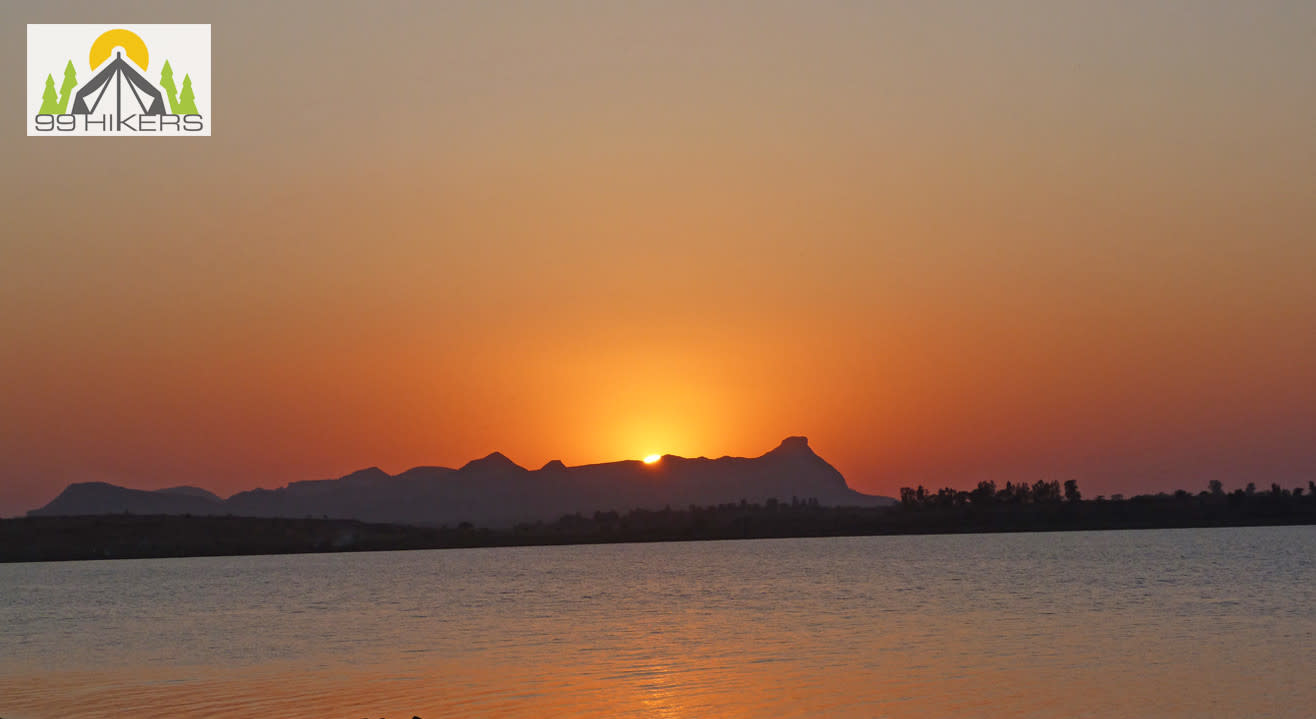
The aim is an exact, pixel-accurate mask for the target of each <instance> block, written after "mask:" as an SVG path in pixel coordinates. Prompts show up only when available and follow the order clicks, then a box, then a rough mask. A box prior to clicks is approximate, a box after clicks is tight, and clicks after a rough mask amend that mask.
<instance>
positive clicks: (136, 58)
mask: <svg viewBox="0 0 1316 719" xmlns="http://www.w3.org/2000/svg"><path fill="white" fill-rule="evenodd" d="M116 47H121V48H123V52H124V54H126V55H127V56H128V59H129V60H132V61H133V62H135V63H137V67H140V68H142V69H143V70H145V69H146V64H147V63H148V62H150V59H151V56H150V54H148V53H147V52H146V43H145V42H143V41H142V39H141V38H140V37H138V36H137V33H135V32H133V31H132V30H124V29H123V28H119V29H116V30H107V31H106V32H104V33H102V34H101V36H100V37H98V38H96V42H93V43H92V44H91V54H90V56H89V57H88V58H87V59H88V60H89V61H90V62H91V69H93V70H95V69H96V68H98V67H100V65H101V63H103V62H105V61H106V60H108V59H109V58H110V52H111V51H113V50H114V48H116Z"/></svg>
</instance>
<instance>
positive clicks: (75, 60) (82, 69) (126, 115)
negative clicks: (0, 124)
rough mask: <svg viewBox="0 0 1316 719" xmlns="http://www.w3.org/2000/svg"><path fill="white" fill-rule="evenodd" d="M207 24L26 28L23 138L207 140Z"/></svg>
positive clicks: (47, 26) (40, 26)
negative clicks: (178, 136)
mask: <svg viewBox="0 0 1316 719" xmlns="http://www.w3.org/2000/svg"><path fill="white" fill-rule="evenodd" d="M210 113H211V108H210V26H209V25H28V26H27V134H28V136H29V137H32V136H54V137H60V136H69V135H102V136H103V135H128V136H144V137H162V136H166V135H175V136H176V135H182V136H193V137H208V136H209V135H210V126H211V114H210Z"/></svg>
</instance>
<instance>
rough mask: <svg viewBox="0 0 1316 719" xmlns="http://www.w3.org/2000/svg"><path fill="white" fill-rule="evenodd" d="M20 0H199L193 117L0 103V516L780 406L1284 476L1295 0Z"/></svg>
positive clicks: (866, 435)
mask: <svg viewBox="0 0 1316 719" xmlns="http://www.w3.org/2000/svg"><path fill="white" fill-rule="evenodd" d="M45 5H46V4H45V3H40V2H35V1H29V0H24V1H22V2H18V3H7V4H6V5H5V7H4V8H3V9H0V18H2V19H3V20H4V21H5V22H4V23H3V26H4V27H5V28H6V33H7V35H6V39H7V40H8V42H7V43H3V45H4V47H3V48H0V60H3V61H4V64H5V66H6V67H12V68H19V67H22V64H23V62H24V50H23V47H24V44H23V43H24V41H23V35H22V33H23V24H24V23H27V22H101V21H105V22H159V21H179V22H210V23H212V24H213V26H214V50H213V65H214V83H215V84H214V88H213V97H214V103H215V108H213V127H214V133H215V136H214V137H212V138H209V139H200V140H169V141H164V140H136V141H127V140H118V139H108V138H106V139H78V140H72V139H64V140H39V139H28V138H26V137H23V136H22V135H23V128H22V127H21V125H20V118H19V117H18V116H17V115H14V114H12V113H11V114H10V115H8V116H7V119H5V120H4V123H5V124H3V125H0V157H3V158H4V163H3V169H0V208H2V209H3V212H2V213H0V214H2V215H3V217H4V223H5V229H4V231H3V232H2V233H0V376H2V377H3V378H4V387H5V389H4V392H3V395H2V399H0V515H10V514H15V513H20V512H22V511H24V510H26V509H30V508H32V507H34V506H37V505H40V504H42V503H44V502H46V501H48V500H49V499H50V498H51V497H53V496H54V495H55V494H56V493H57V492H58V491H59V489H61V488H62V487H63V485H64V484H66V483H68V482H71V481H82V480H90V479H100V480H105V481H112V482H116V483H121V484H125V485H128V486H135V487H143V488H151V487H161V486H169V485H175V484H183V483H188V484H197V485H200V486H204V487H207V488H210V489H212V490H215V491H217V492H219V493H221V494H228V493H231V492H233V491H237V490H241V489H247V488H251V487H254V486H277V485H281V484H283V483H285V482H287V481H291V480H298V479H310V478H320V477H328V476H338V475H341V474H345V473H347V472H349V471H352V470H354V469H358V468H361V467H364V466H369V465H378V466H380V467H382V468H384V469H385V470H388V471H391V472H397V471H401V470H403V469H406V468H408V467H410V466H414V465H419V464H445V465H460V464H461V463H463V462H465V461H466V460H468V459H471V458H472V457H476V456H481V455H484V454H487V453H488V452H490V451H493V450H495V449H497V450H501V451H503V452H504V453H506V454H507V455H509V456H510V457H512V458H513V459H514V460H516V461H518V462H520V463H521V464H524V465H527V466H538V465H540V464H542V463H543V462H545V461H547V460H549V459H553V458H560V459H562V460H563V461H565V462H567V463H568V464H580V463H587V462H594V461H606V460H612V459H621V458H636V457H641V456H643V455H645V454H648V453H651V452H671V453H675V454H682V455H690V456H694V455H701V454H702V455H710V456H718V455H722V454H737V455H756V454H759V453H761V452H763V451H766V450H767V449H769V448H771V447H772V446H774V445H775V444H776V443H777V442H778V441H779V440H780V439H781V438H783V437H785V436H787V435H791V434H806V435H808V436H809V437H810V438H811V440H812V444H813V446H814V448H815V449H816V450H817V451H818V452H819V453H820V454H822V455H823V456H824V457H826V458H827V459H829V460H831V461H832V462H833V463H834V464H835V465H836V466H837V467H838V468H839V469H840V470H841V471H842V472H843V473H844V474H845V475H846V477H847V478H848V479H849V481H850V483H851V484H852V485H853V486H856V487H857V488H859V489H861V490H865V491H871V492H877V493H884V494H895V493H896V492H897V491H898V488H899V487H900V486H902V485H906V484H916V483H919V482H922V483H925V484H930V485H931V484H937V485H941V484H945V483H949V484H952V485H955V486H959V487H968V486H970V485H972V484H973V483H975V482H976V481H978V480H979V479H997V480H998V481H1002V482H1003V481H1005V480H1006V479H1026V480H1029V481H1033V480H1036V479H1039V478H1057V479H1059V478H1077V479H1078V480H1079V482H1080V486H1081V487H1083V488H1084V489H1085V491H1086V492H1087V493H1088V494H1089V495H1095V494H1100V493H1113V492H1137V491H1157V490H1162V489H1175V488H1178V487H1186V488H1190V489H1198V488H1202V487H1204V486H1205V484H1206V482H1207V480H1208V479H1211V478H1219V479H1222V480H1224V481H1225V483H1226V485H1227V486H1239V485H1241V484H1243V483H1246V482H1247V481H1256V482H1258V484H1261V485H1263V486H1266V485H1268V484H1269V482H1271V481H1279V482H1281V483H1283V484H1285V485H1286V486H1291V485H1295V484H1299V483H1301V484H1305V483H1306V481H1307V480H1308V479H1311V478H1316V442H1313V437H1316V281H1314V278H1313V269H1312V268H1313V267H1316V133H1314V132H1313V131H1312V128H1314V127H1316V84H1313V83H1312V81H1311V80H1312V68H1313V67H1316V47H1314V46H1313V45H1312V43H1311V38H1312V37H1313V33H1314V32H1316V8H1314V7H1313V6H1312V5H1311V4H1310V3H1303V2H1280V1H1278V0H1277V1H1275V2H1261V3H1247V4H1244V3H1233V2H1224V1H1223V0H1220V1H1212V2H1200V3H1192V4H1184V5H1182V6H1169V5H1166V6H1157V7H1154V8H1152V7H1146V6H1145V5H1146V4H1143V3H1136V4H1135V3H1128V4H1124V3H1064V2H1060V3H1057V2H1022V1H1016V2H1001V3H992V4H990V5H991V7H987V5H988V4H982V3H977V2H947V3H937V4H935V6H928V7H924V5H930V4H923V3H917V4H916V3H881V2H873V3H842V2H834V3H808V4H804V3H785V2H781V3H778V2H752V3H751V2H721V3H695V2H675V3H673V2H664V3H657V2H653V3H650V2H637V3H604V2H562V1H559V0H554V1H553V2H542V3H496V4H490V3H485V2H469V3H437V4H435V6H434V7H432V8H431V7H428V6H425V7H420V6H413V5H411V4H404V3H375V4H367V3H354V2H337V3H309V2H302V3H297V2H293V3H285V4H279V5H277V6H276V7H275V8H269V9H261V8H257V7H255V6H254V5H247V4H242V5H241V6H240V7H215V8H210V9H206V10H204V11H203V10H191V9H189V10H185V11H182V12H180V11H178V10H177V9H175V7H174V6H173V5H170V4H163V3H152V2H143V3H137V4H135V5H133V8H132V10H131V12H127V13H126V14H127V16H126V17H119V16H112V15H110V14H108V11H106V10H105V9H104V8H103V6H102V5H101V4H97V3H61V4H60V5H59V6H58V7H54V8H51V7H46V6H45ZM153 79H154V78H153ZM23 91H24V88H23V87H22V79H21V73H19V72H17V71H16V72H12V73H6V74H4V75H2V76H0V96H4V97H8V98H11V99H12V103H11V104H12V105H14V106H15V107H19V106H21V105H18V104H17V103H19V98H21V95H22V93H23Z"/></svg>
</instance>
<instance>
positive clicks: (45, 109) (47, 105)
mask: <svg viewBox="0 0 1316 719" xmlns="http://www.w3.org/2000/svg"><path fill="white" fill-rule="evenodd" d="M37 114H38V115H58V114H59V95H56V94H55V76H54V75H46V92H45V93H44V94H42V95H41V109H40V110H37Z"/></svg>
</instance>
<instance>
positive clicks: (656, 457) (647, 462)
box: [644, 454, 663, 464]
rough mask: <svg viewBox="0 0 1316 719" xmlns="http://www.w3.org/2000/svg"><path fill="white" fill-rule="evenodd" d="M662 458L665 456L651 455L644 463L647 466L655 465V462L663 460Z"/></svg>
mask: <svg viewBox="0 0 1316 719" xmlns="http://www.w3.org/2000/svg"><path fill="white" fill-rule="evenodd" d="M662 458H663V456H662V455H661V454H651V455H649V456H648V457H645V458H644V463H645V464H653V463H654V462H657V461H658V460H660V459H662Z"/></svg>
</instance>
